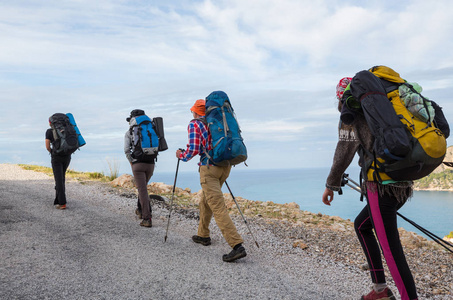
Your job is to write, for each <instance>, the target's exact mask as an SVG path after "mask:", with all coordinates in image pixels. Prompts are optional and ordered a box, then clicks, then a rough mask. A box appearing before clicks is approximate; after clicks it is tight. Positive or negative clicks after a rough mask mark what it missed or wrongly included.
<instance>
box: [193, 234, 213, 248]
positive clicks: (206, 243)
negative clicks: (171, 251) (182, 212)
mask: <svg viewBox="0 0 453 300" xmlns="http://www.w3.org/2000/svg"><path fill="white" fill-rule="evenodd" d="M192 241H194V242H195V243H197V244H202V245H203V246H209V245H211V238H210V237H205V238H204V237H201V236H198V235H194V236H192Z"/></svg>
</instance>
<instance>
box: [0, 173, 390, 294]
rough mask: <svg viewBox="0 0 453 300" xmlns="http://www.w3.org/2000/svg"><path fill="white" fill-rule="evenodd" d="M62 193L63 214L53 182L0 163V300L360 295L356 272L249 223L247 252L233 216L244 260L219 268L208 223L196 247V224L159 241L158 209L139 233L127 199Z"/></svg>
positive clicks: (217, 246)
mask: <svg viewBox="0 0 453 300" xmlns="http://www.w3.org/2000/svg"><path fill="white" fill-rule="evenodd" d="M194 176H196V173H194ZM66 187H67V197H68V209H66V210H63V211H61V210H57V209H55V208H54V206H53V198H54V181H53V178H51V177H49V176H47V175H45V174H41V173H37V172H33V171H25V170H23V169H21V168H20V167H18V166H16V165H11V164H0V237H1V239H0V241H1V244H0V256H1V261H0V298H1V299H310V300H313V299H359V298H360V296H361V294H363V293H364V292H368V290H369V288H370V286H369V278H368V275H367V274H365V273H364V272H361V271H360V270H359V269H358V268H351V267H350V266H345V265H341V264H338V263H334V262H331V261H327V260H324V259H323V258H322V256H320V255H311V254H310V253H308V252H305V251H304V250H302V249H300V248H292V246H291V245H288V243H284V242H283V241H282V240H281V239H280V238H277V237H276V236H274V235H273V234H272V233H271V232H270V231H269V230H266V228H265V227H263V226H258V225H256V224H255V226H254V224H252V223H251V224H250V225H251V228H252V230H253V231H254V234H255V237H256V238H257V240H258V242H259V244H260V248H257V247H256V246H255V243H254V242H253V239H252V238H251V236H250V235H249V234H248V233H247V232H248V231H247V228H246V227H245V225H244V222H242V220H241V219H237V218H236V217H234V222H235V224H237V226H238V230H239V232H240V233H241V234H242V236H243V237H244V239H245V240H246V242H245V245H244V246H245V247H246V250H247V253H248V255H247V257H246V258H244V259H241V260H239V261H236V262H234V263H225V262H223V261H222V259H221V258H222V255H223V254H225V253H228V252H229V251H230V250H231V249H230V248H229V247H228V245H227V244H226V242H225V240H224V239H223V237H222V236H221V235H220V232H219V230H218V228H217V226H216V225H215V223H214V224H212V225H211V228H212V239H213V243H212V245H211V246H208V247H204V246H202V245H199V244H194V243H193V242H192V241H191V236H192V235H193V234H195V233H196V228H197V221H196V220H195V219H193V218H187V217H185V216H184V215H180V214H178V213H174V214H173V215H172V219H171V221H172V222H171V227H170V231H169V234H168V239H167V242H166V243H164V236H165V229H166V217H167V215H168V211H167V210H166V209H165V208H160V207H157V205H155V206H154V211H153V227H152V228H143V227H140V226H139V220H137V219H136V217H135V214H134V205H135V201H136V200H135V199H131V198H128V197H124V196H121V195H118V194H115V193H112V192H111V190H112V188H109V186H108V185H106V184H99V183H97V184H82V183H79V182H76V181H72V182H68V183H67V184H66ZM393 290H394V291H395V292H396V290H395V289H393Z"/></svg>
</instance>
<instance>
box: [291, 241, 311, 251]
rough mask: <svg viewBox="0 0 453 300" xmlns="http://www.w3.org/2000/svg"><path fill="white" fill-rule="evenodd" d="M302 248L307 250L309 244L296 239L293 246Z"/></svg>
mask: <svg viewBox="0 0 453 300" xmlns="http://www.w3.org/2000/svg"><path fill="white" fill-rule="evenodd" d="M297 247H299V248H301V249H302V250H305V249H307V248H308V245H307V244H305V243H304V241H302V240H296V241H294V242H293V248H297Z"/></svg>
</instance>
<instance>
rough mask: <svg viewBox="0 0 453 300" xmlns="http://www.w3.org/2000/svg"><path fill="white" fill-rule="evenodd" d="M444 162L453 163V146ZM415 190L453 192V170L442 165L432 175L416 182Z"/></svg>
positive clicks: (448, 149)
mask: <svg viewBox="0 0 453 300" xmlns="http://www.w3.org/2000/svg"><path fill="white" fill-rule="evenodd" d="M444 162H453V146H450V147H448V148H447V154H446V155H445V158H444ZM414 189H415V190H423V191H450V192H453V168H452V167H448V166H447V165H445V164H441V165H440V166H439V167H437V169H436V170H434V172H433V173H431V174H430V175H428V176H426V177H424V178H422V179H420V180H417V181H415V182H414Z"/></svg>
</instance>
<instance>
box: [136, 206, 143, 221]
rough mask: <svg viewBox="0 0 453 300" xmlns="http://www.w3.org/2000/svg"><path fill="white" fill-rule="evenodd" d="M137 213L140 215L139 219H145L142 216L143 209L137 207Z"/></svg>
mask: <svg viewBox="0 0 453 300" xmlns="http://www.w3.org/2000/svg"><path fill="white" fill-rule="evenodd" d="M135 214H136V215H137V216H138V218H139V219H143V218H142V211H141V210H140V209H138V208H137V209H135Z"/></svg>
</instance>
